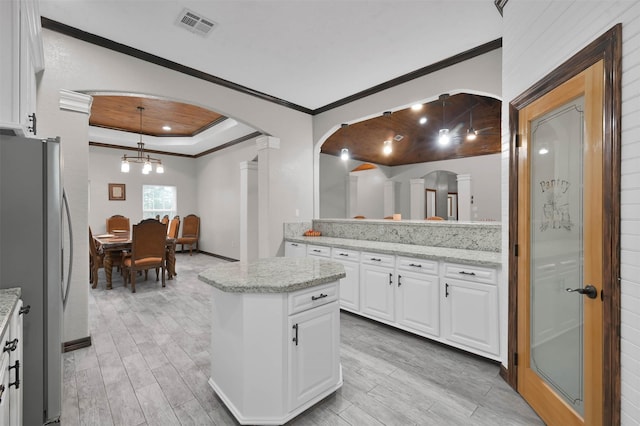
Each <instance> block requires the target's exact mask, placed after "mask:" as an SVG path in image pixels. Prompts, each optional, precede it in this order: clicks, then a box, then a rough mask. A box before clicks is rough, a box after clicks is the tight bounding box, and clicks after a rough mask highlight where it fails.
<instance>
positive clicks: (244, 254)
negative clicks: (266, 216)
mask: <svg viewBox="0 0 640 426" xmlns="http://www.w3.org/2000/svg"><path fill="white" fill-rule="evenodd" d="M257 258H258V162H257V161H243V162H241V163H240V261H242V262H250V261H252V260H255V259H257Z"/></svg>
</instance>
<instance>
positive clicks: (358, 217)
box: [353, 215, 366, 219]
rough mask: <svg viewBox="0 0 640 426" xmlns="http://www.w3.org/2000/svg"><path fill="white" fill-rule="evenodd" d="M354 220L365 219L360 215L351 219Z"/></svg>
mask: <svg viewBox="0 0 640 426" xmlns="http://www.w3.org/2000/svg"><path fill="white" fill-rule="evenodd" d="M353 218H354V219H366V217H364V216H362V215H357V216H354V217H353Z"/></svg>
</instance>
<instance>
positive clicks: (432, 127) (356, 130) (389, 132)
mask: <svg viewBox="0 0 640 426" xmlns="http://www.w3.org/2000/svg"><path fill="white" fill-rule="evenodd" d="M441 98H442V100H436V101H433V102H429V103H425V104H423V105H422V108H421V109H420V110H413V109H412V108H407V109H404V110H400V111H395V112H393V113H390V114H383V115H382V116H380V117H375V118H372V119H369V120H365V121H361V122H359V123H354V124H351V125H349V126H347V127H344V126H343V127H342V128H340V129H338V130H337V131H336V132H335V133H334V134H333V135H331V136H330V137H329V138H328V139H327V140H326V141H325V143H324V144H323V145H322V148H321V150H320V152H322V153H324V154H329V155H336V156H340V152H341V150H342V148H347V149H349V153H350V157H351V158H352V159H355V160H360V161H366V162H371V163H375V164H380V165H385V166H399V165H403V164H414V163H424V162H428V161H438V160H449V159H454V158H464V157H472V156H478V155H487V154H495V153H499V152H500V150H501V134H502V132H501V118H500V117H501V105H502V102H501V101H499V100H497V99H493V98H490V97H486V96H479V95H472V94H466V93H461V94H456V95H452V96H448V97H447V96H442V97H441ZM443 102H444V111H443ZM443 116H444V118H443ZM422 117H426V119H427V121H426V123H424V124H421V123H420V118H422ZM471 127H473V129H475V130H476V131H477V138H476V139H475V140H474V141H469V140H467V139H466V135H467V131H468V129H469V128H471ZM441 128H447V129H449V131H450V133H451V143H449V145H447V146H442V145H440V144H439V143H438V135H439V130H440V129H441ZM394 138H395V139H394ZM397 139H400V140H399V141H398V140H397ZM387 140H391V141H392V142H391V145H392V152H391V153H390V154H389V155H385V154H384V153H383V151H382V148H383V146H384V141H387Z"/></svg>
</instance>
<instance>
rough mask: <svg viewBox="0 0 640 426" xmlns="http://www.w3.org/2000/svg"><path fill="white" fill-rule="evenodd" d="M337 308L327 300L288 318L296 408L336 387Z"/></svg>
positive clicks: (338, 335)
mask: <svg viewBox="0 0 640 426" xmlns="http://www.w3.org/2000/svg"><path fill="white" fill-rule="evenodd" d="M339 326H340V309H339V307H338V302H337V301H335V302H332V303H328V304H326V305H322V306H319V307H317V308H313V309H309V310H307V311H304V312H301V313H299V314H296V315H292V316H290V317H289V331H290V336H291V339H289V359H290V363H289V389H290V391H291V407H290V409H292V410H293V409H295V408H297V407H300V406H301V405H302V404H304V403H305V402H307V401H309V400H311V399H312V398H314V397H316V396H317V395H319V394H320V393H322V392H323V391H325V390H327V389H329V388H331V387H335V385H336V383H337V382H338V380H339V375H340V348H339V346H340V329H339V328H340V327H339Z"/></svg>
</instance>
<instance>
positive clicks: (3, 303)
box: [0, 287, 22, 337]
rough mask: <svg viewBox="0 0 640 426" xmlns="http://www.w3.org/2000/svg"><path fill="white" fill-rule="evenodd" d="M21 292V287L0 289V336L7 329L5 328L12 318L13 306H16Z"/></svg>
mask: <svg viewBox="0 0 640 426" xmlns="http://www.w3.org/2000/svg"><path fill="white" fill-rule="evenodd" d="M21 294H22V292H21V291H20V288H19V287H16V288H7V289H2V290H0V337H2V336H3V335H4V332H5V331H6V330H5V328H6V327H7V324H8V323H9V319H10V318H11V313H12V312H13V308H14V307H15V306H16V303H17V302H18V299H20V295H21Z"/></svg>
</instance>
